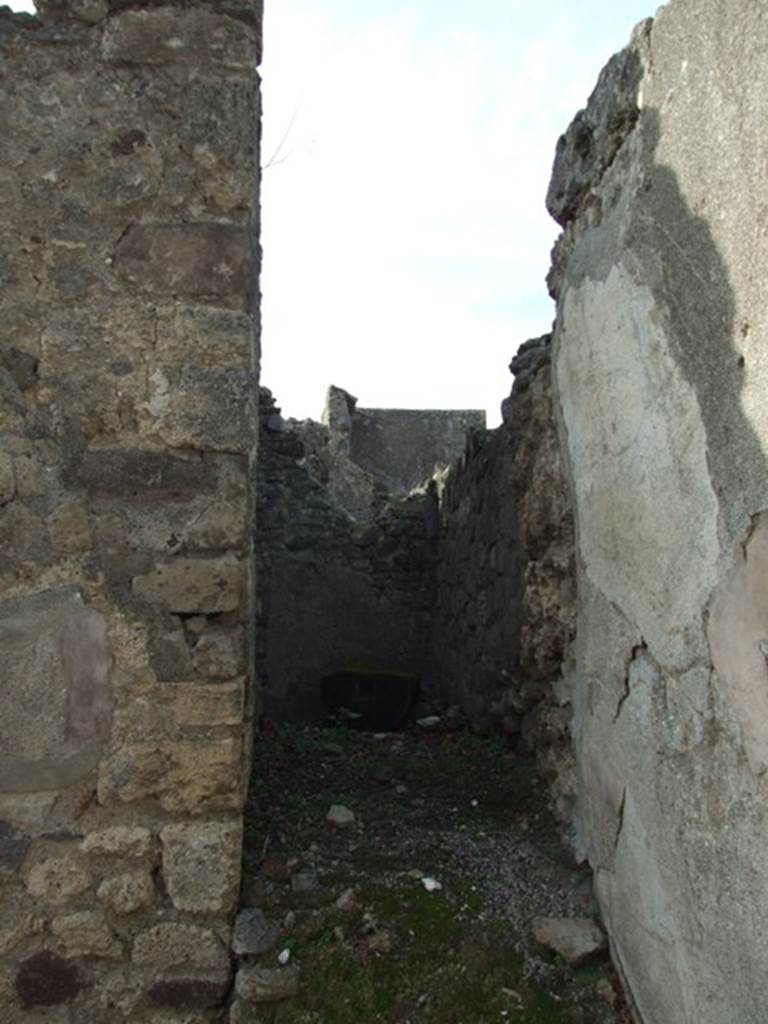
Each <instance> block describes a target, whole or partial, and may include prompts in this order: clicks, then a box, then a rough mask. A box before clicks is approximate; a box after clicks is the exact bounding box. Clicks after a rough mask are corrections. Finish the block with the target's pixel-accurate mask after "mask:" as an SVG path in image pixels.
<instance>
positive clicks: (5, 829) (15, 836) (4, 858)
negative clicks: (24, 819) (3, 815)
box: [0, 821, 31, 872]
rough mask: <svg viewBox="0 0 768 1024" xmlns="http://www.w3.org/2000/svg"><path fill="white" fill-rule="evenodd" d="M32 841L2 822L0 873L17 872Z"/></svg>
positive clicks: (0, 829)
mask: <svg viewBox="0 0 768 1024" xmlns="http://www.w3.org/2000/svg"><path fill="white" fill-rule="evenodd" d="M30 843H31V839H30V837H29V836H28V835H26V833H24V832H20V831H19V830H18V829H16V828H14V827H13V825H10V824H9V823H8V822H7V821H0V872H2V871H3V870H5V871H15V870H16V868H18V867H19V866H20V865H21V863H22V861H23V860H24V858H25V857H26V855H27V851H28V850H29V847H30Z"/></svg>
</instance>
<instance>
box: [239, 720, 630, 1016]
mask: <svg viewBox="0 0 768 1024" xmlns="http://www.w3.org/2000/svg"><path fill="white" fill-rule="evenodd" d="M254 780H255V781H254V785H253V788H252V793H251V798H250V801H249V807H248V814H247V818H246V833H247V834H246V851H245V878H246V880H245V885H244V896H243V905H244V906H245V907H258V908H260V909H261V910H262V911H263V912H264V915H265V917H266V921H267V923H268V928H269V929H271V938H269V940H268V941H267V942H266V943H265V944H266V945H269V946H270V948H269V949H268V950H266V951H265V952H262V953H261V954H260V955H259V956H258V957H254V958H253V962H254V963H258V964H259V965H260V966H270V967H276V966H277V965H278V964H284V965H287V966H292V967H295V966H297V965H298V967H299V971H300V986H299V993H298V995H296V996H294V997H293V998H288V999H284V1000H282V1001H279V1002H276V1003H273V1004H270V1005H263V1006H259V1007H257V1008H255V1009H254V1010H253V1011H252V1017H251V1019H252V1020H253V1022H254V1024H261V1022H270V1024H299V1022H306V1024H310V1022H312V1024H369V1022H371V1024H372V1022H377V1021H380V1022H388V1024H389V1022H391V1024H475V1022H477V1024H480V1022H483V1024H484V1022H491V1021H493V1022H495V1024H499V1022H508V1024H517V1022H530V1024H566V1022H567V1024H619V1022H622V1024H623V1022H629V1020H630V1018H629V1016H628V1014H627V1012H626V1010H625V1009H624V1007H623V1003H622V1000H621V997H620V994H619V987H618V984H617V981H616V978H615V976H614V974H613V972H612V970H611V968H610V964H609V961H608V959H607V956H606V955H605V954H603V955H602V957H600V956H598V958H597V959H596V960H594V959H593V960H592V961H590V962H589V963H587V964H585V965H583V966H581V967H578V968H572V967H569V966H568V965H567V964H566V963H565V961H564V960H562V959H561V958H560V957H559V956H558V955H557V954H555V953H552V952H550V951H549V950H547V949H545V948H544V947H543V946H540V945H538V944H537V943H536V942H535V941H534V939H533V937H532V934H531V927H532V921H533V919H534V918H535V917H536V916H537V915H543V916H549V917H589V916H591V915H593V914H594V912H595V910H596V908H595V906H594V905H593V901H592V888H591V878H590V876H589V874H588V873H585V872H583V871H581V870H579V869H578V868H577V867H576V866H575V865H574V864H573V862H572V861H571V860H570V858H569V856H568V854H567V853H566V852H565V849H564V847H563V845H562V843H561V841H560V839H559V836H558V831H557V828H556V826H555V823H554V822H553V821H552V819H551V818H550V816H549V815H548V813H547V811H546V809H545V801H544V797H543V794H542V791H541V788H540V787H539V786H537V783H536V779H535V776H534V773H533V770H532V768H531V766H530V765H529V764H528V763H526V762H525V761H524V760H522V759H521V758H520V757H518V756H516V755H514V754H512V753H510V752H508V751H506V750H505V748H504V746H503V744H502V742H501V741H500V740H497V739H487V738H480V737H478V736H475V735H474V734H473V733H471V732H470V731H468V730H467V729H465V728H462V727H461V726H460V725H457V724H453V725H446V724H445V723H444V722H441V723H440V724H439V725H438V726H437V727H435V728H433V729H425V728H422V727H420V726H418V725H415V724H414V725H413V726H411V727H410V728H409V729H407V730H405V731H403V732H396V733H388V734H384V735H372V734H370V733H361V732H356V731H354V730H352V729H348V728H343V727H333V728H325V729H321V728H314V727H287V726H267V728H266V729H265V731H264V733H263V734H262V736H261V738H260V739H259V741H258V745H257V749H256V753H255V770H254ZM334 805H339V806H341V807H342V808H346V809H347V810H348V811H351V812H352V814H353V815H354V820H353V821H350V822H349V823H347V824H342V825H334V824H332V823H331V822H329V821H328V820H327V815H328V812H329V809H330V808H331V807H332V806H334ZM337 813H340V812H337ZM342 817H347V818H349V817H350V816H349V815H348V814H347V815H343V814H342ZM262 923H263V921H262ZM244 959H245V960H246V961H247V960H248V959H249V958H248V957H245V958H244Z"/></svg>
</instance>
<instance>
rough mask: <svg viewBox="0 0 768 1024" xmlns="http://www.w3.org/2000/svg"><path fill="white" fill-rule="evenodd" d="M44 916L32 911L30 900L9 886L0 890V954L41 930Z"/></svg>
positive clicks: (43, 924)
mask: <svg viewBox="0 0 768 1024" xmlns="http://www.w3.org/2000/svg"><path fill="white" fill-rule="evenodd" d="M44 926H45V918H42V917H38V916H36V915H34V914H33V913H32V908H31V901H30V900H29V899H28V898H26V897H25V896H24V894H23V893H22V892H20V891H18V890H16V889H12V888H11V887H10V886H5V887H4V890H3V891H2V892H0V955H4V954H5V953H8V952H10V951H11V950H13V949H15V948H16V947H17V946H18V945H19V944H20V943H21V942H23V941H24V940H25V939H28V938H29V936H30V935H35V934H37V933H38V932H40V931H42V929H43V928H44Z"/></svg>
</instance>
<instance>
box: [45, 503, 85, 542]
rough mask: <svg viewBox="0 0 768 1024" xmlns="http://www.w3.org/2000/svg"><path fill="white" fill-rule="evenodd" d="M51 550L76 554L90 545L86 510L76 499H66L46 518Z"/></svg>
mask: <svg viewBox="0 0 768 1024" xmlns="http://www.w3.org/2000/svg"><path fill="white" fill-rule="evenodd" d="M47 524H48V533H49V534H50V537H51V544H52V545H53V550H54V551H56V552H58V553H60V554H62V555H76V554H79V553H81V552H83V551H89V550H90V549H91V547H92V541H91V527H90V523H89V521H88V512H87V511H86V509H85V507H84V506H83V505H82V504H80V502H78V501H66V502H64V503H63V504H61V505H59V507H58V508H57V509H56V510H55V511H54V512H53V513H51V515H50V516H49V517H48V519H47Z"/></svg>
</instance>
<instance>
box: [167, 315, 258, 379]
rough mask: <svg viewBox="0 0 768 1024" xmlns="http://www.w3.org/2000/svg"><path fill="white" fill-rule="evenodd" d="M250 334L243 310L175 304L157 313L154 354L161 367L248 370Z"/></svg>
mask: <svg viewBox="0 0 768 1024" xmlns="http://www.w3.org/2000/svg"><path fill="white" fill-rule="evenodd" d="M252 335H253V324H252V321H251V318H250V316H248V314H247V313H238V312H236V311H234V310H231V309H220V308H218V307H216V306H190V305H183V304H181V303H178V304H177V305H176V306H174V307H172V308H171V309H168V310H165V311H162V312H161V313H160V316H159V319H158V322H157V342H156V344H155V351H154V354H155V358H156V359H157V361H158V362H159V363H160V364H161V365H164V366H171V365H174V364H176V365H179V366H181V365H183V364H187V365H190V366H197V367H216V368H234V369H239V370H249V369H250V367H251V350H252V345H253V340H252Z"/></svg>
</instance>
